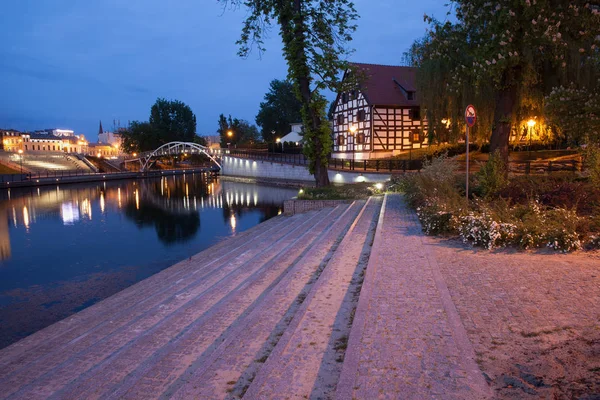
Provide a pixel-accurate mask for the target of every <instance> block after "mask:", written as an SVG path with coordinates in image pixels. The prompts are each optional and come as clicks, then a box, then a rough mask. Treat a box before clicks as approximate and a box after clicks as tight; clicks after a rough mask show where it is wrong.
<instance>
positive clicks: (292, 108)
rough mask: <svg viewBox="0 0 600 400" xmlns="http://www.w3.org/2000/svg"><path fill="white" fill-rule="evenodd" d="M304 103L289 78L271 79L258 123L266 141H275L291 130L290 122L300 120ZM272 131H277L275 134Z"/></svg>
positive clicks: (257, 118) (257, 116)
mask: <svg viewBox="0 0 600 400" xmlns="http://www.w3.org/2000/svg"><path fill="white" fill-rule="evenodd" d="M301 109H302V104H301V103H300V101H299V100H298V98H297V97H296V94H295V92H294V86H293V84H292V83H291V82H290V81H289V80H284V81H281V80H278V79H275V80H273V81H271V84H270V88H269V92H267V94H265V101H263V102H262V103H260V108H259V111H258V114H257V115H256V124H257V125H258V126H259V127H260V128H261V130H260V132H261V135H262V137H263V140H264V141H265V142H273V141H274V140H275V137H282V136H284V135H286V134H287V133H288V132H289V131H290V124H292V123H296V122H300V121H301V120H302V114H301V112H300V110H301ZM272 132H275V135H273V133H272Z"/></svg>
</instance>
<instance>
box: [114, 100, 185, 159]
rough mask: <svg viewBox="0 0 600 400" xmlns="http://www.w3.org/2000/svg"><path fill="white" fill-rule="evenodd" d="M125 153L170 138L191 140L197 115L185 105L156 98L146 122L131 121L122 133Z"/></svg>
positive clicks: (148, 148) (155, 145)
mask: <svg viewBox="0 0 600 400" xmlns="http://www.w3.org/2000/svg"><path fill="white" fill-rule="evenodd" d="M122 137H123V149H124V150H125V151H126V152H129V153H133V152H138V153H139V152H142V151H151V150H154V149H156V148H158V147H160V146H161V145H163V144H165V143H169V142H173V141H182V142H191V141H193V140H194V138H195V137H196V116H195V115H194V113H193V112H192V110H191V108H190V107H189V106H187V105H186V104H184V103H182V102H180V101H178V100H174V101H168V100H165V99H157V100H156V103H154V105H153V106H152V108H151V109H150V119H149V122H140V121H133V122H131V123H130V124H129V127H128V128H127V130H126V131H125V132H123V133H122Z"/></svg>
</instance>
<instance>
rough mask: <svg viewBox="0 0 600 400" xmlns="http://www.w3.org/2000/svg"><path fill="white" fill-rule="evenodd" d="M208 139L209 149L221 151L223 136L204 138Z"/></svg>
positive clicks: (207, 145)
mask: <svg viewBox="0 0 600 400" xmlns="http://www.w3.org/2000/svg"><path fill="white" fill-rule="evenodd" d="M203 138H204V139H206V147H208V148H209V149H217V150H218V149H220V148H221V136H219V135H210V136H203Z"/></svg>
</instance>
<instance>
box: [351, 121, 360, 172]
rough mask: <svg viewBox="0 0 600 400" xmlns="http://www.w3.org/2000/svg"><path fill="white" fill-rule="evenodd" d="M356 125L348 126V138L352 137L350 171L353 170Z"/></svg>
mask: <svg viewBox="0 0 600 400" xmlns="http://www.w3.org/2000/svg"><path fill="white" fill-rule="evenodd" d="M357 129H358V128H357V127H356V125H351V126H350V136H352V169H354V154H355V153H356V135H355V134H356V130H357Z"/></svg>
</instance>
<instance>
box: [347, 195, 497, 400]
mask: <svg viewBox="0 0 600 400" xmlns="http://www.w3.org/2000/svg"><path fill="white" fill-rule="evenodd" d="M490 394H491V391H490V390H489V387H488V385H487V383H486V382H485V380H484V377H483V375H482V374H481V372H480V371H479V368H478V367H477V364H476V363H475V353H474V352H473V349H472V347H471V345H470V342H469V340H468V338H467V336H466V332H465V330H464V328H463V327H462V324H461V323H460V320H459V318H458V314H457V312H456V309H455V308H454V304H453V303H452V301H451V299H450V296H449V295H448V289H447V288H446V286H445V283H444V281H443V279H441V277H440V273H439V266H438V265H437V263H436V261H435V257H434V256H433V255H432V254H431V253H430V251H429V250H428V249H427V248H426V246H425V245H424V237H423V234H422V232H421V227H420V225H419V222H418V220H417V219H416V216H415V215H414V213H412V212H410V211H408V210H407V209H406V207H405V205H404V203H403V200H402V197H401V196H400V195H389V196H386V202H385V205H384V209H383V211H382V218H381V220H380V224H379V226H378V229H377V234H376V236H375V244H374V246H373V250H372V253H371V258H370V260H369V265H368V267H367V274H366V278H365V284H364V286H363V290H362V292H361V296H360V300H359V303H358V308H357V310H356V317H355V320H354V324H353V325H352V331H351V333H350V339H349V343H348V351H347V353H346V359H345V362H344V367H343V370H342V376H341V377H340V381H339V383H338V390H337V392H336V398H337V399H339V400H345V399H354V398H356V399H400V398H402V399H431V398H444V399H485V398H487V397H489V396H490Z"/></svg>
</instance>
